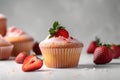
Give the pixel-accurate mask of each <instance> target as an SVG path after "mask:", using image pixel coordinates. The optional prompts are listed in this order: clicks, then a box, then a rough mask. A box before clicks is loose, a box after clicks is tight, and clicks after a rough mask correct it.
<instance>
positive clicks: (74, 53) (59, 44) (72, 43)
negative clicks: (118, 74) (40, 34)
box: [39, 22, 83, 68]
mask: <svg viewBox="0 0 120 80" xmlns="http://www.w3.org/2000/svg"><path fill="white" fill-rule="evenodd" d="M49 32H50V35H49V36H48V37H47V38H46V39H45V40H43V41H41V43H40V44H39V47H40V49H41V51H42V55H43V58H44V61H45V65H46V66H47V67H50V68H70V67H77V66H78V63H79V59H80V55H81V51H82V48H83V43H81V42H79V41H78V40H77V39H75V38H73V37H70V36H69V33H68V31H67V30H66V29H65V28H64V27H62V26H60V24H59V23H58V22H55V23H54V24H53V28H50V30H49Z"/></svg>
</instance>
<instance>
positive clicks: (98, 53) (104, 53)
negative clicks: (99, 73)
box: [93, 46, 112, 64]
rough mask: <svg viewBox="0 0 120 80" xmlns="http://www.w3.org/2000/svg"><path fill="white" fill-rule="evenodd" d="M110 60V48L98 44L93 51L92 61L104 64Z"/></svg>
mask: <svg viewBox="0 0 120 80" xmlns="http://www.w3.org/2000/svg"><path fill="white" fill-rule="evenodd" d="M111 60H112V53H111V49H109V48H108V47H106V46H99V47H97V48H96V49H95V51H94V59H93V62H94V63H95V64H106V63H109V62H110V61H111Z"/></svg>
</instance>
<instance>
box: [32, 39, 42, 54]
mask: <svg viewBox="0 0 120 80" xmlns="http://www.w3.org/2000/svg"><path fill="white" fill-rule="evenodd" d="M32 50H33V52H35V53H36V55H41V50H40V48H39V43H38V42H37V41H36V42H35V43H34V45H33V48H32Z"/></svg>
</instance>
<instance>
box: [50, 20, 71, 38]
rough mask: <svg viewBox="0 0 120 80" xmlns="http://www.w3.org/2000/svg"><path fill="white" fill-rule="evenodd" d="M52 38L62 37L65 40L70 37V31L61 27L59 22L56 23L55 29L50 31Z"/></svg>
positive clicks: (54, 24)
mask: <svg viewBox="0 0 120 80" xmlns="http://www.w3.org/2000/svg"><path fill="white" fill-rule="evenodd" d="M49 33H50V37H53V36H55V37H59V36H62V37H64V38H68V37H69V33H68V31H67V30H66V29H65V27H63V26H61V25H60V24H59V22H57V21H55V22H54V23H53V27H52V28H50V29H49Z"/></svg>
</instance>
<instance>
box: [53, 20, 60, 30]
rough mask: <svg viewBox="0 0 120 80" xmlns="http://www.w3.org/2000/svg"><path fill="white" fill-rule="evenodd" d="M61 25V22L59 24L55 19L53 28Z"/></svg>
mask: <svg viewBox="0 0 120 80" xmlns="http://www.w3.org/2000/svg"><path fill="white" fill-rule="evenodd" d="M59 26H60V24H59V22H58V21H55V22H54V23H53V29H55V30H56V29H57V27H59Z"/></svg>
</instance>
